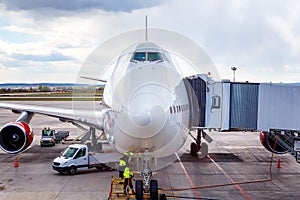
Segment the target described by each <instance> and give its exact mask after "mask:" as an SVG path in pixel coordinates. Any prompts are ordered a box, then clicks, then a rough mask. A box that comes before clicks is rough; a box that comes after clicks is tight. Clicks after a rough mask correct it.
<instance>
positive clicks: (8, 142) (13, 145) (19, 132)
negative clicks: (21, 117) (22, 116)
mask: <svg viewBox="0 0 300 200" xmlns="http://www.w3.org/2000/svg"><path fill="white" fill-rule="evenodd" d="M32 140H33V132H32V129H31V127H30V126H29V125H28V124H27V123H25V122H10V123H8V124H6V125H4V126H3V127H2V128H1V130H0V148H1V149H2V150H3V151H5V152H7V153H11V154H15V153H19V152H22V151H24V150H25V149H27V148H28V147H29V146H30V145H31V143H32Z"/></svg>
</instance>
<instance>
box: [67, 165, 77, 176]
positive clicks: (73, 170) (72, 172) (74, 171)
mask: <svg viewBox="0 0 300 200" xmlns="http://www.w3.org/2000/svg"><path fill="white" fill-rule="evenodd" d="M76 172H77V168H76V167H74V166H72V167H71V168H70V169H69V174H70V175H74V174H76Z"/></svg>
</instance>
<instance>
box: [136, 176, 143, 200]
mask: <svg viewBox="0 0 300 200" xmlns="http://www.w3.org/2000/svg"><path fill="white" fill-rule="evenodd" d="M143 190H144V189H143V181H142V180H137V181H135V198H136V199H137V200H141V199H143Z"/></svg>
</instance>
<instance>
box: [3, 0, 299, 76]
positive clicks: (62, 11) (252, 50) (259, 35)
mask: <svg viewBox="0 0 300 200" xmlns="http://www.w3.org/2000/svg"><path fill="white" fill-rule="evenodd" d="M4 2H5V3H6V4H5V6H6V8H5V7H3V6H4V4H2V9H1V6H0V9H1V12H0V36H1V31H6V32H11V33H12V34H11V37H9V38H8V39H6V40H2V41H1V37H0V47H1V49H2V50H1V49H0V52H2V54H0V56H1V55H2V58H3V57H5V59H4V60H1V61H0V64H1V65H2V66H5V67H6V68H8V67H11V66H13V65H16V66H20V65H22V68H24V69H25V68H26V66H27V67H32V66H30V65H32V63H30V65H29V63H28V62H25V61H26V60H24V59H23V61H24V62H23V63H22V60H20V57H19V58H17V57H14V55H30V56H32V59H34V58H41V56H46V55H51V53H53V52H58V53H60V54H61V55H63V56H66V57H68V58H73V60H69V61H64V62H61V63H60V68H62V67H63V66H64V65H66V66H72V69H73V70H74V71H76V70H77V71H78V70H79V68H80V65H81V64H82V63H83V62H84V60H85V59H86V58H87V56H88V55H89V54H90V53H91V52H92V51H93V49H95V48H96V47H97V46H98V45H100V44H101V43H102V42H104V41H105V40H107V39H109V38H111V37H112V36H115V35H117V34H119V33H122V32H125V31H129V30H133V29H136V28H142V27H143V26H144V16H145V15H146V14H148V19H149V20H148V21H149V26H150V27H155V28H162V29H171V30H174V31H177V32H179V33H182V34H184V35H187V36H188V37H190V38H191V39H193V40H194V41H196V42H197V43H198V44H200V45H201V46H202V47H203V48H204V49H206V51H207V53H208V55H209V56H210V57H211V59H212V60H213V61H214V62H215V63H216V65H217V68H218V69H219V71H220V75H221V77H222V78H225V79H230V78H231V77H232V72H231V70H230V67H231V66H237V67H238V71H237V80H243V81H244V80H248V81H255V82H257V81H258V82H259V81H266V82H269V81H273V82H274V81H276V80H278V82H280V81H283V82H284V81H289V82H291V81H297V82H299V80H300V77H299V76H297V75H293V77H292V78H291V77H289V76H288V75H287V74H290V73H288V71H287V69H289V68H287V67H286V66H294V67H297V66H298V65H297V64H298V63H300V57H299V54H300V27H299V19H300V2H298V1H296V0H289V1H283V0H278V1H276V2H274V1H272V0H265V1H262V2H256V1H250V0H249V1H242V0H226V1H216V0H212V1H197V0H191V1H188V2H187V1H183V0H173V1H170V0H168V1H157V2H159V3H157V2H156V4H155V3H153V4H151V7H145V6H147V4H146V5H138V6H131V7H130V6H128V5H125V4H124V5H122V6H123V7H122V6H120V7H119V8H120V9H119V10H118V11H117V12H115V11H114V10H113V9H108V7H107V9H105V8H104V7H101V6H100V4H99V5H97V6H88V5H86V6H83V7H84V9H79V10H78V9H77V8H76V6H75V4H76V3H77V5H79V4H78V3H82V4H83V3H84V1H80V2H79V1H77V2H75V3H72V6H73V7H72V6H69V7H68V5H67V4H64V5H63V6H62V7H60V8H58V7H57V5H56V6H55V5H53V6H48V8H45V7H47V6H43V4H42V1H35V3H34V2H32V5H31V7H32V9H29V7H30V6H27V7H26V5H25V4H24V3H23V1H12V2H10V1H4ZM64 2H65V1H64ZM89 2H91V1H89ZM48 4H50V3H48ZM28 5H29V4H28ZM153 5H155V6H153ZM24 6H25V7H24ZM126 6H127V7H126ZM121 7H122V8H121ZM38 8H39V9H38ZM40 8H42V9H40ZM20 10H22V11H20ZM122 11H125V12H122ZM127 11H128V12H127ZM1 20H2V21H5V23H1ZM2 24H3V25H2ZM23 35H27V36H30V37H29V39H28V38H27V40H25V39H24V41H23V42H22V41H21V39H22V36H23ZM15 36H16V37H19V38H18V42H17V39H16V41H14V37H15ZM7 37H8V36H7ZM24 38H25V37H24ZM175 42H176V41H175ZM112 48H113V47H112ZM39 56H40V57H39ZM0 58H1V57H0ZM37 63H39V64H40V65H43V68H44V70H46V71H47V70H49V71H54V70H55V69H57V68H56V67H54V64H53V63H52V62H51V61H50V60H47V62H44V63H43V62H41V59H39V60H36V62H35V64H37ZM35 64H34V65H33V67H32V68H33V69H35V68H37V66H36V65H35ZM46 64H47V65H46ZM32 68H31V69H32ZM66 68H67V67H66ZM75 69H76V70H75ZM19 70H21V69H19ZM22 73H23V74H25V73H28V72H26V71H25V70H24V71H22ZM57 73H58V74H59V70H58V71H57ZM37 74H39V73H37ZM39 75H40V74H39ZM298 75H299V74H298ZM28 76H34V77H37V76H38V75H35V74H33V73H31V74H28ZM57 77H58V76H57ZM74 77H75V75H74ZM18 80H20V81H21V80H22V78H21V79H18ZM32 80H35V78H31V81H32ZM51 80H57V81H59V80H60V79H59V78H57V79H51ZM73 80H74V79H72V78H70V79H69V80H68V81H69V82H72V81H73ZM14 81H15V80H14Z"/></svg>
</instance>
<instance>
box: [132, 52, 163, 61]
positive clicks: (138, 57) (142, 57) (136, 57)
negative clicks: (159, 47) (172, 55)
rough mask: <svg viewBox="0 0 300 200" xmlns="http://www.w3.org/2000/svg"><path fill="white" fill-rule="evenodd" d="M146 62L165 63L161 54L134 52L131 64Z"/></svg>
mask: <svg viewBox="0 0 300 200" xmlns="http://www.w3.org/2000/svg"><path fill="white" fill-rule="evenodd" d="M144 61H150V62H155V61H163V59H162V56H161V54H160V53H159V52H134V53H133V55H132V58H131V62H144Z"/></svg>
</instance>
